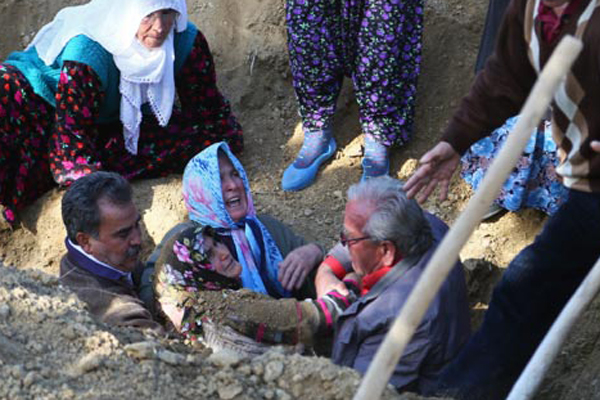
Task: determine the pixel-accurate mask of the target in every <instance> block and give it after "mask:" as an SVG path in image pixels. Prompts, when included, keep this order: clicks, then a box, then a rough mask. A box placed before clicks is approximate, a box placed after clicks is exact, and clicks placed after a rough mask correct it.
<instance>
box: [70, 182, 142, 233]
mask: <svg viewBox="0 0 600 400" xmlns="http://www.w3.org/2000/svg"><path fill="white" fill-rule="evenodd" d="M100 200H108V201H109V202H110V203H111V204H115V205H125V204H128V203H130V202H131V201H132V190H131V186H130V185H129V182H127V180H126V179H125V178H123V177H122V176H121V175H119V174H117V173H114V172H105V171H98V172H93V173H91V174H89V175H86V176H84V177H81V178H79V179H77V180H76V181H75V182H73V184H72V185H71V186H70V187H69V190H67V193H65V195H64V196H63V199H62V218H63V223H64V224H65V228H66V229H67V236H68V237H69V239H71V241H72V242H73V243H77V239H76V236H77V233H79V232H83V233H87V234H89V235H91V236H92V237H94V238H98V233H99V229H100V217H101V216H100V207H99V205H98V202H99V201H100Z"/></svg>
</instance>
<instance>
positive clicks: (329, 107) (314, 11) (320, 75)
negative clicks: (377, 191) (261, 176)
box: [282, 0, 423, 190]
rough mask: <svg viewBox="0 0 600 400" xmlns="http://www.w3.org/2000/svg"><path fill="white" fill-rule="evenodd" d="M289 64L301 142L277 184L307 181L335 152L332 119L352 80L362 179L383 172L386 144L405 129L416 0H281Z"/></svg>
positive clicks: (416, 36) (398, 140) (405, 136)
mask: <svg viewBox="0 0 600 400" xmlns="http://www.w3.org/2000/svg"><path fill="white" fill-rule="evenodd" d="M286 22H287V29H288V48H289V57H290V68H291V72H292V77H293V84H294V89H295V91H296V96H297V99H298V106H299V110H300V115H301V117H302V124H303V128H304V143H303V145H302V148H301V150H300V153H299V154H298V156H297V158H296V160H295V161H294V163H293V164H292V165H290V166H289V167H288V169H287V170H286V171H285V172H284V174H283V179H282V186H283V189H284V190H300V189H303V188H305V187H307V186H309V185H310V184H312V182H313V181H314V179H315V177H316V174H317V170H318V169H319V166H320V165H321V164H322V163H323V162H325V161H326V160H327V159H328V158H330V157H331V156H332V155H333V154H334V153H335V150H336V143H335V139H334V138H333V134H332V129H331V127H332V120H333V116H334V113H335V108H336V101H337V97H338V94H339V92H340V89H341V87H342V82H343V79H344V76H349V77H351V78H352V81H353V84H354V89H355V93H356V99H357V102H358V105H359V108H360V122H361V125H362V129H363V132H364V134H365V155H364V159H363V162H362V165H363V177H362V178H363V179H367V178H370V177H375V176H380V175H385V174H387V173H388V171H389V159H388V155H389V148H390V147H391V146H392V145H396V146H401V145H403V144H405V143H406V142H408V141H409V140H410V138H411V135H412V128H413V115H414V105H415V95H416V89H417V78H418V76H419V72H420V63H421V38H422V32H423V1H422V0H288V1H287V12H286Z"/></svg>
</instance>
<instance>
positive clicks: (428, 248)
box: [316, 176, 470, 394]
mask: <svg viewBox="0 0 600 400" xmlns="http://www.w3.org/2000/svg"><path fill="white" fill-rule="evenodd" d="M447 229H448V228H447V226H446V225H445V224H444V223H443V222H442V221H441V220H439V219H438V218H436V217H434V216H433V215H431V214H429V213H426V212H424V211H423V210H422V209H421V208H420V207H419V205H418V204H417V203H416V202H415V201H414V200H410V199H408V198H407V197H406V194H405V192H404V191H403V189H402V183H401V182H400V181H398V180H396V179H392V178H390V177H387V176H385V177H380V178H374V179H370V180H367V181H365V182H361V183H359V184H356V185H353V186H352V187H350V189H349V190H348V203H347V204H346V211H345V215H344V227H343V231H342V233H341V235H340V236H341V238H340V243H339V244H338V245H336V246H335V247H334V248H333V249H332V250H331V251H330V253H329V255H328V257H327V258H326V259H325V261H324V262H323V264H322V265H321V266H320V267H319V272H318V274H317V282H316V283H317V289H318V291H320V293H319V296H321V295H323V294H324V293H328V292H330V291H331V290H334V289H335V290H337V291H338V292H347V290H346V288H345V287H344V283H343V282H342V281H341V279H342V277H343V276H344V275H345V274H346V273H349V272H352V271H354V272H355V273H357V274H358V275H359V276H361V277H362V289H361V297H360V298H359V299H358V300H357V301H356V302H354V303H353V304H351V305H350V306H349V307H348V308H347V309H346V310H345V311H344V312H343V313H342V314H341V315H340V316H339V318H338V320H337V323H336V329H335V338H334V344H333V352H332V359H333V361H334V362H335V363H337V364H341V365H345V366H348V367H352V368H355V369H357V370H358V371H360V372H361V373H364V372H366V370H367V368H368V366H369V364H370V363H371V360H372V359H373V357H374V356H375V353H376V351H377V349H378V347H379V345H380V344H381V343H382V341H383V339H384V338H385V335H386V334H387V332H388V330H389V328H390V327H391V324H392V323H393V321H394V319H395V317H396V316H397V314H398V313H399V311H400V309H401V308H402V306H403V305H404V303H405V301H406V299H407V298H408V295H409V294H410V292H411V290H412V288H413V287H414V286H415V284H416V283H417V281H418V279H419V277H420V275H421V273H422V272H423V269H424V268H425V266H426V265H427V262H428V260H429V258H430V257H431V255H432V254H433V252H434V250H435V248H436V246H437V244H438V243H439V241H440V240H441V238H442V237H443V235H444V234H445V232H446V231H447ZM469 332H470V323H469V310H468V303H467V293H466V284H465V280H464V274H463V270H462V266H461V265H460V263H457V264H456V266H455V267H454V269H453V270H452V272H451V273H450V275H449V276H448V278H447V280H446V282H445V283H444V284H443V286H442V288H441V289H440V291H439V293H438V294H437V295H436V297H435V298H434V300H433V302H432V304H431V306H430V307H429V309H428V310H427V312H426V314H425V316H424V318H423V320H422V321H421V324H420V325H419V327H418V328H417V330H416V332H415V334H414V336H413V338H412V340H411V341H410V343H409V344H408V345H407V348H406V350H405V353H404V355H403V356H402V357H401V359H400V362H399V363H398V365H397V366H396V368H395V371H394V374H393V376H392V378H391V383H392V384H393V385H394V386H395V387H396V388H397V389H398V390H410V391H416V392H420V393H425V394H426V393H428V392H430V391H431V390H432V387H433V382H435V380H436V379H437V377H438V374H439V372H440V370H441V369H442V367H444V366H445V365H446V364H447V363H448V362H449V361H450V360H451V359H452V358H453V357H454V356H455V355H456V354H457V353H458V351H459V349H460V348H461V346H462V345H463V344H464V343H465V342H466V340H467V338H468V336H469Z"/></svg>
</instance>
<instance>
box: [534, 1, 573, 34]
mask: <svg viewBox="0 0 600 400" xmlns="http://www.w3.org/2000/svg"><path fill="white" fill-rule="evenodd" d="M580 2H581V0H572V1H571V2H570V3H569V4H568V5H567V7H566V8H565V10H564V11H563V13H562V14H561V15H560V17H559V16H557V15H556V14H555V13H554V9H553V8H552V7H548V6H546V5H544V2H542V1H540V5H539V8H538V19H539V21H540V22H541V23H542V37H543V38H544V41H545V42H547V43H550V42H552V41H553V40H555V39H556V38H557V37H558V35H559V34H560V31H561V29H562V28H563V25H564V22H565V21H566V20H567V19H568V17H569V16H570V15H571V14H573V11H574V10H575V9H576V8H577V7H578V6H579V3H580Z"/></svg>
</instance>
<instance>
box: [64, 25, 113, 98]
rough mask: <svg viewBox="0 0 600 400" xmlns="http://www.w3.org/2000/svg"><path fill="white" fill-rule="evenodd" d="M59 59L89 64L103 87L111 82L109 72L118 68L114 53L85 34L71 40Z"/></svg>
mask: <svg viewBox="0 0 600 400" xmlns="http://www.w3.org/2000/svg"><path fill="white" fill-rule="evenodd" d="M57 61H58V62H59V63H60V64H62V62H63V61H77V62H79V63H82V64H86V65H89V66H90V67H91V68H92V69H93V70H94V72H96V74H97V75H98V77H99V78H100V81H101V82H102V88H103V89H106V87H107V85H108V83H109V74H111V73H112V72H114V71H116V69H117V66H116V65H115V62H114V60H113V56H112V54H111V53H109V52H108V51H107V50H106V49H105V48H104V47H102V46H101V45H100V44H99V43H98V42H95V41H93V40H92V39H90V38H88V37H87V36H84V35H79V36H75V37H74V38H73V39H71V40H69V42H68V43H67V45H66V46H65V48H64V49H63V51H62V53H61V54H60V55H59V56H58V58H57Z"/></svg>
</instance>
